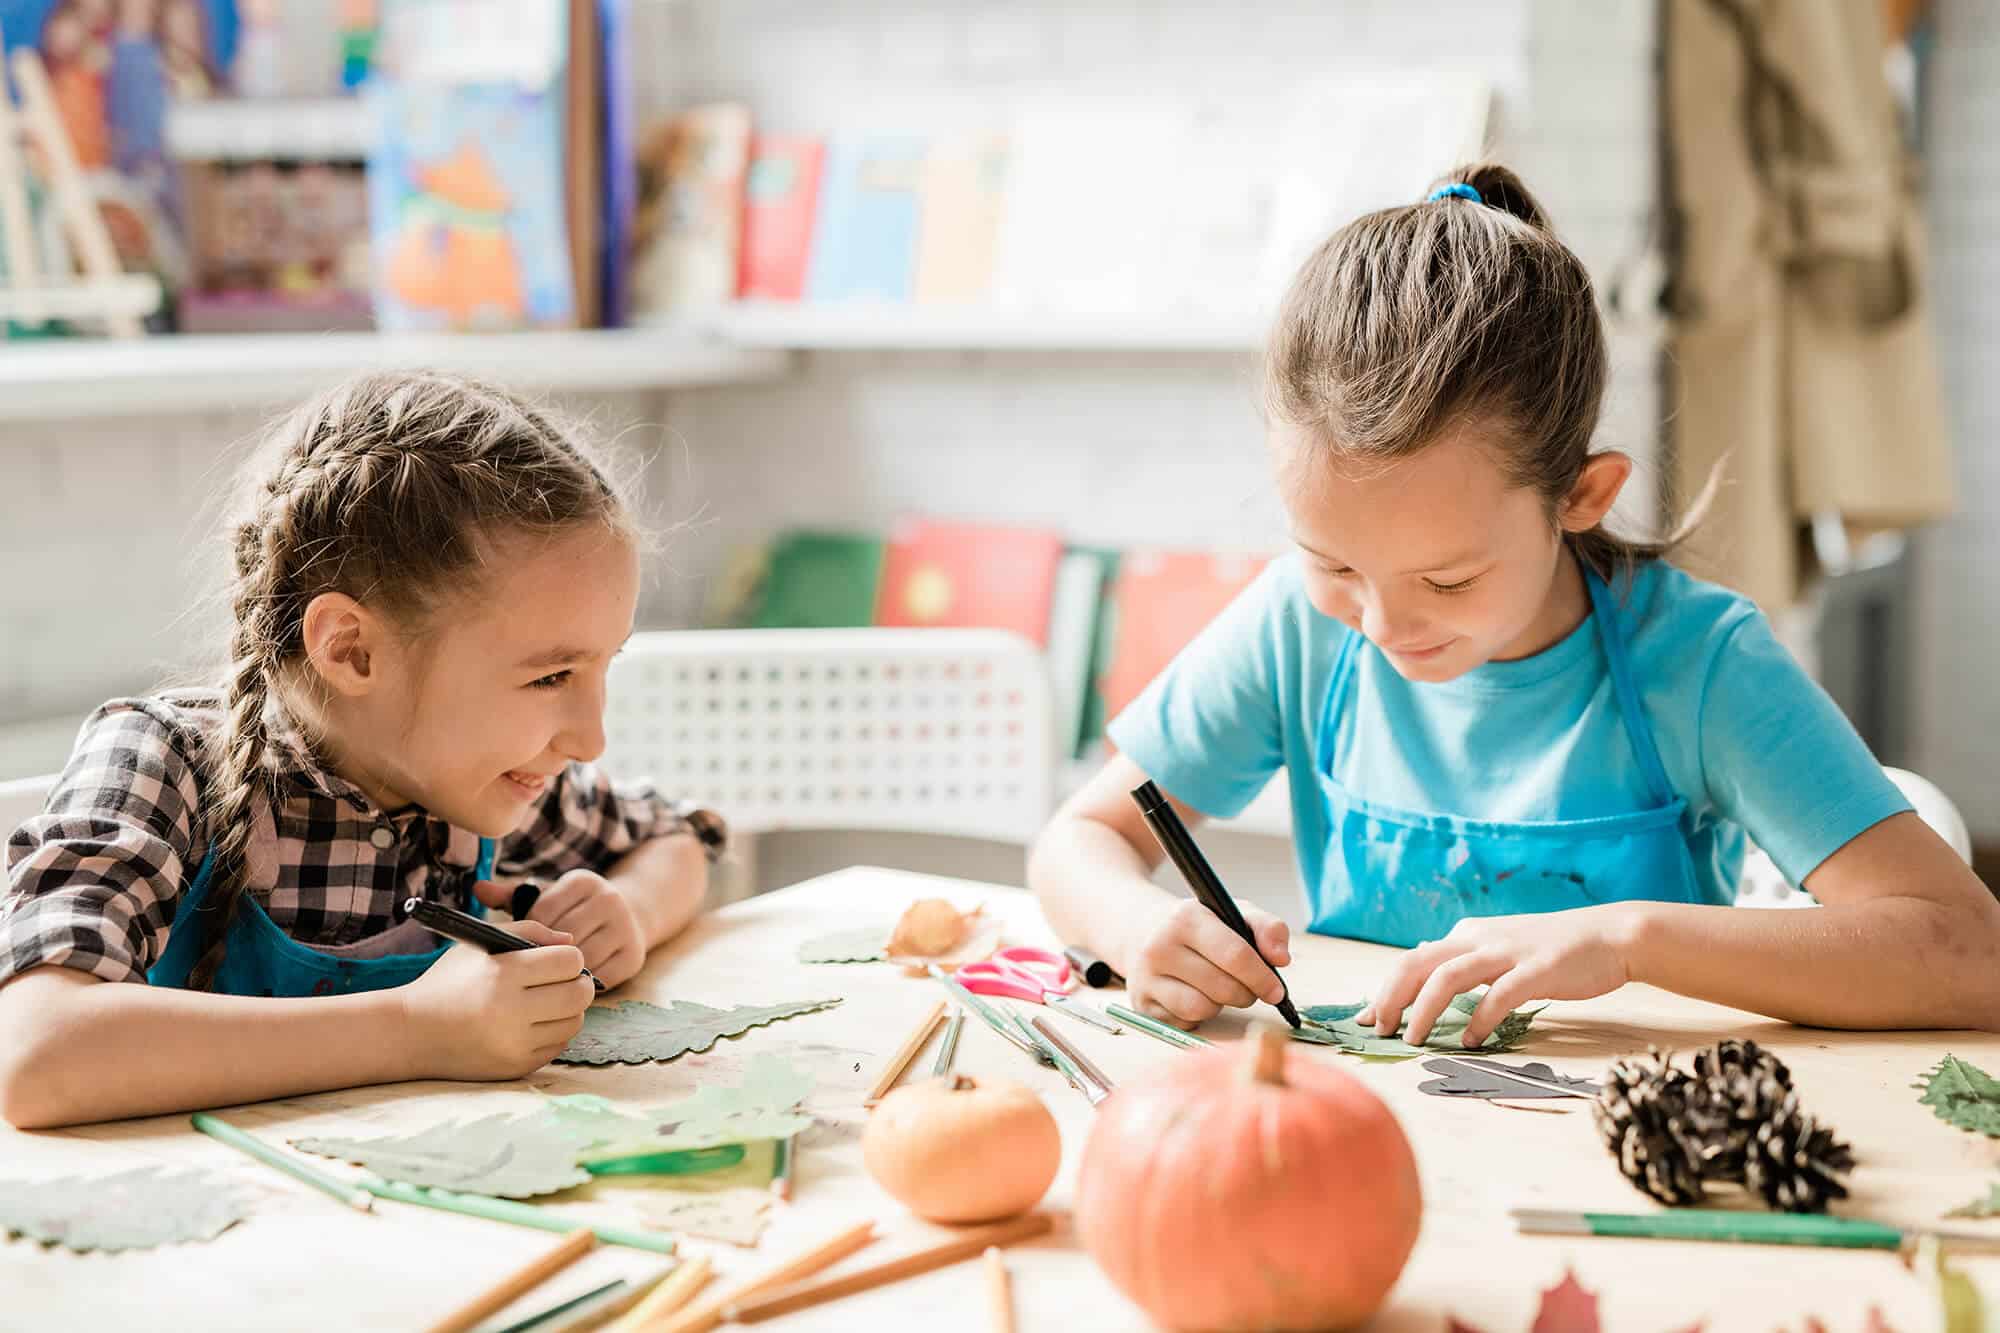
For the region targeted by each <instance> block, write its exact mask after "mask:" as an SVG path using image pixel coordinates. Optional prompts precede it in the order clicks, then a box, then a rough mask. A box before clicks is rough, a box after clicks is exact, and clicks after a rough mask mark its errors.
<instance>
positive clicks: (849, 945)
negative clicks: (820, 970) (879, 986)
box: [799, 922, 895, 963]
mask: <svg viewBox="0 0 2000 1333" xmlns="http://www.w3.org/2000/svg"><path fill="white" fill-rule="evenodd" d="M893 929H895V927H893V926H890V925H886V924H883V923H881V922H877V923H876V924H875V925H872V926H856V927H855V928H854V929H852V930H836V931H834V932H833V933H832V934H830V935H816V936H814V937H813V938H812V939H809V940H807V941H806V942H805V943H804V944H801V945H800V946H799V961H800V962H801V963H879V962H881V961H882V960H883V959H884V958H887V957H888V956H889V932H890V931H891V930H893Z"/></svg>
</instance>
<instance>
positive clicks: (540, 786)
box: [501, 773, 549, 796]
mask: <svg viewBox="0 0 2000 1333" xmlns="http://www.w3.org/2000/svg"><path fill="white" fill-rule="evenodd" d="M501 776H503V777H505V778H506V779H507V781H509V782H511V783H513V784H514V786H515V788H516V789H517V790H518V791H520V792H521V793H522V794H524V795H527V796H540V795H541V794H542V793H543V792H544V791H545V790H547V789H548V785H549V780H548V778H546V777H544V776H543V775H541V774H539V773H505V774H502V775H501Z"/></svg>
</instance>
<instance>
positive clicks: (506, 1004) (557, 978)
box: [399, 921, 597, 1079]
mask: <svg viewBox="0 0 2000 1333" xmlns="http://www.w3.org/2000/svg"><path fill="white" fill-rule="evenodd" d="M498 929H501V930H504V931H506V932H507V933H508V934H511V935H515V936H518V937H519V938H521V939H523V940H526V941H528V943H530V944H531V945H534V946H536V947H534V948H530V949H522V950H520V951H518V952H512V953H488V952H487V951H486V950H485V949H483V948H481V947H480V946H478V945H476V944H458V945H455V946H454V947H452V948H451V949H448V950H446V951H445V954H444V956H443V957H442V958H440V959H438V961H437V962H436V963H435V964H433V965H432V966H431V968H430V970H429V971H427V972H425V973H424V974H423V975H422V976H421V977H418V978H417V979H416V980H415V981H413V982H411V983H410V984H409V985H407V986H404V987H402V988H401V990H400V991H399V994H401V995H402V996H403V997H404V1008H405V1011H406V1023H405V1030H406V1031H407V1032H408V1033H409V1034H410V1044H411V1048H412V1053H413V1055H414V1057H415V1058H414V1060H413V1064H414V1065H415V1067H416V1068H419V1069H421V1070H423V1076H424V1077H427V1078H449V1079H511V1078H525V1077H526V1076H527V1075H529V1074H531V1073H533V1072H534V1071H535V1070H537V1069H540V1068H541V1067H542V1066H543V1065H545V1064H547V1063H548V1062H549V1061H551V1060H553V1059H554V1058H555V1057H556V1056H557V1055H559V1054H561V1053H562V1049H563V1047H565V1046H567V1045H569V1042H570V1038H572V1037H574V1036H575V1035H576V1034H577V1033H578V1032H579V1031H580V1030H581V1029H582V1027H583V1011H584V1010H586V1009H588V1008H590V1002H591V1000H592V999H593V998H594V997H595V996H596V994H597V985H596V983H595V982H593V981H592V980H591V977H590V974H589V973H587V972H585V971H584V970H583V967H584V963H583V951H582V950H580V949H578V948H577V947H576V946H575V945H574V944H573V943H572V942H571V937H570V935H569V934H568V933H566V932H564V931H560V930H551V929H549V927H547V926H545V925H542V924H541V923H540V922H538V921H517V922H515V923H514V924H513V925H511V926H501V927H498Z"/></svg>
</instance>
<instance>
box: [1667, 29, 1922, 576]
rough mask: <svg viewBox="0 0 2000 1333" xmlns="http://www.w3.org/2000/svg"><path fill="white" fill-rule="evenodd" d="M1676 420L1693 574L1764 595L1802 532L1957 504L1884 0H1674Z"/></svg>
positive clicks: (1807, 560)
mask: <svg viewBox="0 0 2000 1333" xmlns="http://www.w3.org/2000/svg"><path fill="white" fill-rule="evenodd" d="M1663 12H1664V15H1665V24H1666V29H1665V33H1664V38H1665V44H1666V72H1665V80H1666V86H1665V97H1664V102H1665V118H1664V119H1665V130H1666V138H1667V155H1668V157H1667V174H1668V182H1667V191H1668V195H1669V208H1670V209H1671V214H1670V217H1671V230H1670V237H1669V243H1670V246H1672V247H1673V248H1674V249H1675V251H1676V253H1677V258H1676V264H1675V270H1674V278H1673V285H1672V290H1671V294H1670V299H1669V305H1670V313H1671V316H1672V325H1671V333H1670V342H1669V355H1670V380H1671V382H1672V385H1673V388H1672V390H1671V397H1670V400H1669V422H1670V425H1669V430H1670V432H1671V435H1672V442H1673V455H1674V459H1675V463H1674V481H1675V486H1676V490H1677V493H1678V495H1679V496H1680V497H1681V499H1682V502H1683V503H1686V502H1687V501H1688V500H1689V499H1690V498H1691V497H1693V496H1694V495H1696V494H1697V493H1699V491H1700V490H1701V487H1702V484H1703V482H1704V481H1705V480H1706V478H1707V476H1708V474H1709V471H1710V469H1711V468H1712V467H1713V466H1714V465H1715V463H1716V462H1717V461H1718V460H1720V459H1722V458H1723V456H1724V455H1725V454H1726V455H1727V456H1728V461H1727V463H1726V465H1725V472H1724V480H1723V485H1722V488H1721V490H1720V491H1719V493H1718V495H1717V497H1716V502H1715V505H1714V507H1713V508H1712V509H1711V510H1710V514H1709V517H1708V519H1707V521H1706V522H1705V523H1704V524H1703V525H1702V527H1701V528H1700V529H1699V530H1698V531H1697V533H1696V535H1695V536H1694V538H1693V540H1692V541H1691V542H1690V543H1689V554H1690V559H1689V563H1690V565H1691V566H1692V567H1694V568H1695V569H1697V570H1698V571H1699V572H1701V573H1704V574H1707V575H1709V576H1711V577H1714V578H1718V579H1720V580H1722V581H1723V582H1725V583H1729V584H1731V585H1733V586H1735V587H1738V588H1740V589H1742V590H1743V591H1744V592H1746V593H1748V594H1749V595H1750V596H1751V597H1753V598H1755V599H1756V600H1757V601H1758V602H1759V603H1760V604H1762V605H1763V606H1764V607H1765V608H1767V609H1776V608H1778V607H1781V606H1784V605H1787V604H1789V603H1790V602H1792V601H1794V600H1796V598H1797V597H1798V596H1799V594H1800V591H1801V589H1802V587H1803V584H1804V583H1805V581H1806V580H1807V579H1808V578H1810V577H1811V575H1812V574H1813V573H1814V572H1815V569H1816V566H1815V562H1814V559H1813V554H1812V551H1813V548H1812V545H1811V543H1810V541H1809V540H1807V533H1808V531H1809V528H1810V525H1811V524H1812V522H1813V521H1814V520H1815V519H1818V520H1819V521H1820V522H1821V523H1822V524H1824V523H1826V522H1827V521H1828V519H1829V518H1831V519H1834V520H1836V521H1837V523H1838V524H1839V525H1842V526H1844V528H1845V529H1846V530H1847V531H1849V532H1851V533H1853V534H1854V535H1856V536H1859V535H1861V534H1863V533H1866V532H1870V531H1878V530H1884V529H1894V528H1902V527H1907V526H1910V525H1912V524H1916V523H1921V522H1925V521H1927V520H1930V519H1934V518H1937V517H1939V516H1941V515H1943V514H1945V513H1948V512H1949V511H1950V509H1951V507H1952V504H1953V499H1954V496H1953V483H1952V473H1951V456H1950V442H1949V440H1948V438H1947V436H1946V433H1945V424H1944V416H1943V402H1942V394H1941V390H1940V387H1939V382H1938V371H1937V361H1936V353H1935V347H1934V344H1933V342H1932V335H1931V329H1930V325H1929V304H1928V298H1927V295H1926V292H1925V281H1926V278H1925V265H1926V253H1925V246H1924V237H1923V224H1922V220H1921V218H1920V217H1919V215H1918V213H1917V207H1916V182H1915V180H1914V169H1913V165H1912V163H1911V159H1910V156H1909V153H1908V151H1907V149H1906V147H1905V146H1904V143H1903V140H1902V135H1901V130H1900V128H1899V127H1898V125H1897V123H1896V112H1895V106H1894V103H1893V101H1892V99H1891V96H1890V92H1889V88H1888V83H1887V81H1886V79H1885V78H1884V76H1883V72H1882V58H1883V51H1884V46H1883V39H1882V19H1881V16H1880V14H1879V11H1878V9H1877V7H1876V0H1668V3H1667V5H1666V7H1665V9H1664V11H1663Z"/></svg>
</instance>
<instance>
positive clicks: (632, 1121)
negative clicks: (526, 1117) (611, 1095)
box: [547, 1093, 660, 1149]
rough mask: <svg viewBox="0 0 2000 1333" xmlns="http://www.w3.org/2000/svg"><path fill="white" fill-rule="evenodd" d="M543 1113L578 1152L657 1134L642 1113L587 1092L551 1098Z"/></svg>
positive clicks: (656, 1127)
mask: <svg viewBox="0 0 2000 1333" xmlns="http://www.w3.org/2000/svg"><path fill="white" fill-rule="evenodd" d="M547 1114H548V1116H549V1118H550V1120H551V1122H552V1123H554V1124H556V1125H558V1126H560V1127H561V1128H562V1130H563V1131H564V1132H565V1133H566V1134H568V1135H569V1137H570V1140H571V1142H572V1143H573V1144H574V1145H575V1146H576V1147H577V1148H579V1149H588V1148H594V1147H596V1146H597V1145H598V1144H601V1143H611V1142H614V1141H616V1140H620V1139H637V1138H644V1137H646V1136H647V1135H650V1134H656V1133H658V1132H659V1128H660V1125H659V1122H658V1121H657V1120H654V1119H652V1118H651V1117H650V1116H649V1115H647V1114H646V1113H645V1112H643V1111H642V1112H640V1113H638V1114H636V1115H635V1114H632V1113H631V1112H628V1111H623V1110H620V1109H619V1108H618V1107H617V1106H615V1105H613V1104H612V1103H611V1102H609V1101H606V1100H605V1099H604V1098H602V1097H595V1096H592V1095H590V1094H589V1093H578V1094H576V1095H574V1096H570V1097H551V1098H550V1099H549V1107H548V1112H547Z"/></svg>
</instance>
